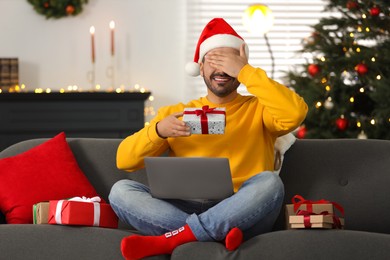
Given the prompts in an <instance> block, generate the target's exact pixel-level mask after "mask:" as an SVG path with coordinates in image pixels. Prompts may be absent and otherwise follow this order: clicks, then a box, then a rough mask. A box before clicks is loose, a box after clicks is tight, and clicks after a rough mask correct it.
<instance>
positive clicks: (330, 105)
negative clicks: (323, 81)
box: [324, 97, 334, 110]
mask: <svg viewBox="0 0 390 260" xmlns="http://www.w3.org/2000/svg"><path fill="white" fill-rule="evenodd" d="M324 107H325V108H326V109H328V110H331V109H332V108H333V107H334V103H333V101H332V98H331V97H328V98H327V99H326V100H325V102H324Z"/></svg>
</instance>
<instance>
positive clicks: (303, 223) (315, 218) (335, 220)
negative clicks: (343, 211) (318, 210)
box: [289, 214, 344, 229]
mask: <svg viewBox="0 0 390 260" xmlns="http://www.w3.org/2000/svg"><path fill="white" fill-rule="evenodd" d="M289 222H290V225H291V228H328V229H331V228H339V229H340V228H343V227H344V219H343V218H339V217H337V216H335V215H334V214H318V215H312V214H307V215H305V214H301V215H296V216H290V217H289Z"/></svg>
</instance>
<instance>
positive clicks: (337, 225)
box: [297, 210, 342, 229]
mask: <svg viewBox="0 0 390 260" xmlns="http://www.w3.org/2000/svg"><path fill="white" fill-rule="evenodd" d="M313 215H324V216H332V218H333V228H339V229H340V228H341V227H342V225H341V221H340V218H339V217H337V216H336V215H335V214H331V213H329V212H328V211H322V212H321V213H320V214H316V213H313V212H310V211H307V210H298V212H297V216H303V224H304V225H305V228H310V227H311V223H310V216H313Z"/></svg>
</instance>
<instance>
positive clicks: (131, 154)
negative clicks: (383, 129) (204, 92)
mask: <svg viewBox="0 0 390 260" xmlns="http://www.w3.org/2000/svg"><path fill="white" fill-rule="evenodd" d="M238 80H239V81H240V82H241V83H242V84H244V85H245V86H246V87H247V89H248V92H249V93H251V94H252V95H253V96H242V95H238V96H237V97H236V98H235V99H234V100H233V101H231V102H229V103H226V104H213V103H211V102H210V101H208V99H207V98H206V97H202V98H200V99H198V100H193V101H191V102H189V103H188V104H182V103H179V104H177V105H173V106H167V107H163V108H161V109H160V110H159V112H158V114H157V116H156V117H155V118H154V119H153V120H152V121H151V123H150V125H148V126H146V127H145V128H143V129H142V130H140V131H139V132H137V133H135V134H133V135H131V136H129V137H127V138H125V139H124V140H123V141H122V142H121V144H120V145H119V148H118V152H117V166H118V168H119V169H123V170H126V171H135V170H138V169H140V168H143V167H144V162H143V158H144V157H145V156H158V155H161V154H162V153H164V152H165V151H166V150H167V149H169V151H170V156H180V157H190V156H205V157H227V158H229V161H230V167H231V171H232V178H233V184H234V189H235V191H237V190H238V188H239V187H240V186H241V185H242V183H243V182H244V181H246V180H247V179H249V178H250V177H252V176H254V175H256V174H258V173H260V172H262V171H266V170H271V171H272V170H273V165H274V143H275V139H276V138H277V137H278V136H280V135H283V134H286V133H288V132H290V131H292V130H294V129H295V128H296V127H298V126H299V124H300V123H301V122H302V121H303V120H304V118H305V116H306V113H307V105H306V103H305V102H304V100H303V99H302V98H301V97H300V96H298V95H297V94H296V93H295V92H293V91H291V90H289V89H288V88H286V87H285V86H283V85H281V84H279V83H277V82H275V81H273V80H271V79H269V78H268V77H267V75H266V73H265V72H264V71H263V70H262V69H259V68H254V67H252V66H251V65H249V64H248V65H245V66H244V67H243V68H242V70H241V71H240V73H239V75H238ZM204 105H208V106H209V107H225V108H226V128H225V134H223V135H191V136H190V137H179V138H167V139H163V138H160V137H159V136H158V135H157V132H156V124H157V122H159V121H160V120H162V119H163V118H165V117H166V116H168V115H170V114H172V113H175V112H181V111H183V110H184V108H185V107H198V108H201V107H202V106H204Z"/></svg>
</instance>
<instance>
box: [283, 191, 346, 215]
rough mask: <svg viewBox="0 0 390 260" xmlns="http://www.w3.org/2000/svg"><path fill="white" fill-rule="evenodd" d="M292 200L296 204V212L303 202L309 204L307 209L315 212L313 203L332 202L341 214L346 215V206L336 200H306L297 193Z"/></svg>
mask: <svg viewBox="0 0 390 260" xmlns="http://www.w3.org/2000/svg"><path fill="white" fill-rule="evenodd" d="M297 200H298V201H297ZM291 202H292V203H293V204H294V212H295V213H296V212H297V210H298V209H299V207H300V206H301V205H302V204H306V205H307V207H306V210H307V211H309V212H313V204H332V205H333V206H334V207H335V208H336V209H337V210H339V211H340V213H341V215H342V216H344V208H343V207H342V206H341V205H340V204H338V203H336V202H332V201H329V200H324V199H321V200H315V201H313V200H305V199H304V198H303V197H302V196H301V195H295V196H294V197H293V198H292V199H291Z"/></svg>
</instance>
